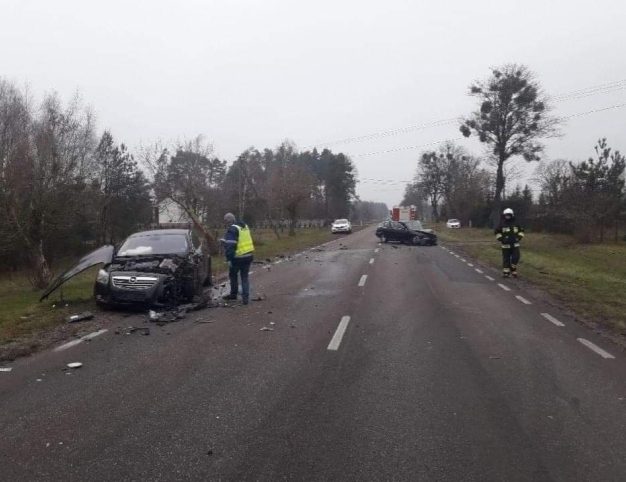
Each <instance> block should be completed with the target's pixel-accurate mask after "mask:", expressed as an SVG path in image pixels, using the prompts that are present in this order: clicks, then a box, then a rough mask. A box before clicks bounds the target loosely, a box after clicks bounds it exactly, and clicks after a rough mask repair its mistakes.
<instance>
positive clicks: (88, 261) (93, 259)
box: [39, 244, 115, 301]
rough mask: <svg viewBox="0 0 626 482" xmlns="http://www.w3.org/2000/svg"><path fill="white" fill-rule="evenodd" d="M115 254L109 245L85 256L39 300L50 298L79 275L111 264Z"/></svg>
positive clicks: (57, 279)
mask: <svg viewBox="0 0 626 482" xmlns="http://www.w3.org/2000/svg"><path fill="white" fill-rule="evenodd" d="M114 252H115V248H114V247H113V246H112V245H109V244H107V245H105V246H102V247H101V248H98V249H96V250H95V251H92V252H91V253H89V254H88V255H86V256H84V257H83V258H81V260H80V261H79V262H78V264H77V265H76V266H74V267H73V268H71V269H68V270H67V271H66V272H65V273H62V274H61V275H59V277H58V278H56V279H55V280H54V281H53V282H52V283H50V285H49V286H48V287H47V288H46V290H45V291H44V292H43V294H42V295H41V298H39V301H43V300H45V299H46V298H47V297H48V296H50V294H51V293H52V292H53V291H55V290H57V289H58V288H59V287H60V286H61V285H62V284H63V283H65V282H66V281H68V280H70V279H71V278H73V277H74V276H76V275H77V274H80V273H82V272H83V271H85V270H87V269H89V268H92V267H93V266H97V265H99V264H109V263H111V261H112V260H113V253H114Z"/></svg>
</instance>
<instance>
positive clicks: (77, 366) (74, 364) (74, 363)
mask: <svg viewBox="0 0 626 482" xmlns="http://www.w3.org/2000/svg"><path fill="white" fill-rule="evenodd" d="M82 366H83V364H82V363H80V362H72V363H68V364H67V368H80V367H82Z"/></svg>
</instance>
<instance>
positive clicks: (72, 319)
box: [67, 311, 93, 323]
mask: <svg viewBox="0 0 626 482" xmlns="http://www.w3.org/2000/svg"><path fill="white" fill-rule="evenodd" d="M91 319H93V313H92V312H91V311H85V312H84V313H79V314H77V315H72V316H69V317H68V318H67V322H68V323H77V322H79V321H85V320H91Z"/></svg>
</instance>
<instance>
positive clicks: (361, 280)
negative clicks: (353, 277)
mask: <svg viewBox="0 0 626 482" xmlns="http://www.w3.org/2000/svg"><path fill="white" fill-rule="evenodd" d="M366 281H367V275H366V274H364V275H363V276H361V279H360V280H359V286H361V287H362V286H365V282H366Z"/></svg>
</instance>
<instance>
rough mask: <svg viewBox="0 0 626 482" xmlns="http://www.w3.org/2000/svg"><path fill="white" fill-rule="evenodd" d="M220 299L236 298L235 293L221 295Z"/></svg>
mask: <svg viewBox="0 0 626 482" xmlns="http://www.w3.org/2000/svg"><path fill="white" fill-rule="evenodd" d="M222 299H223V300H230V301H232V300H236V299H237V295H234V294H232V293H231V294H229V295H224V296H222Z"/></svg>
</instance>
